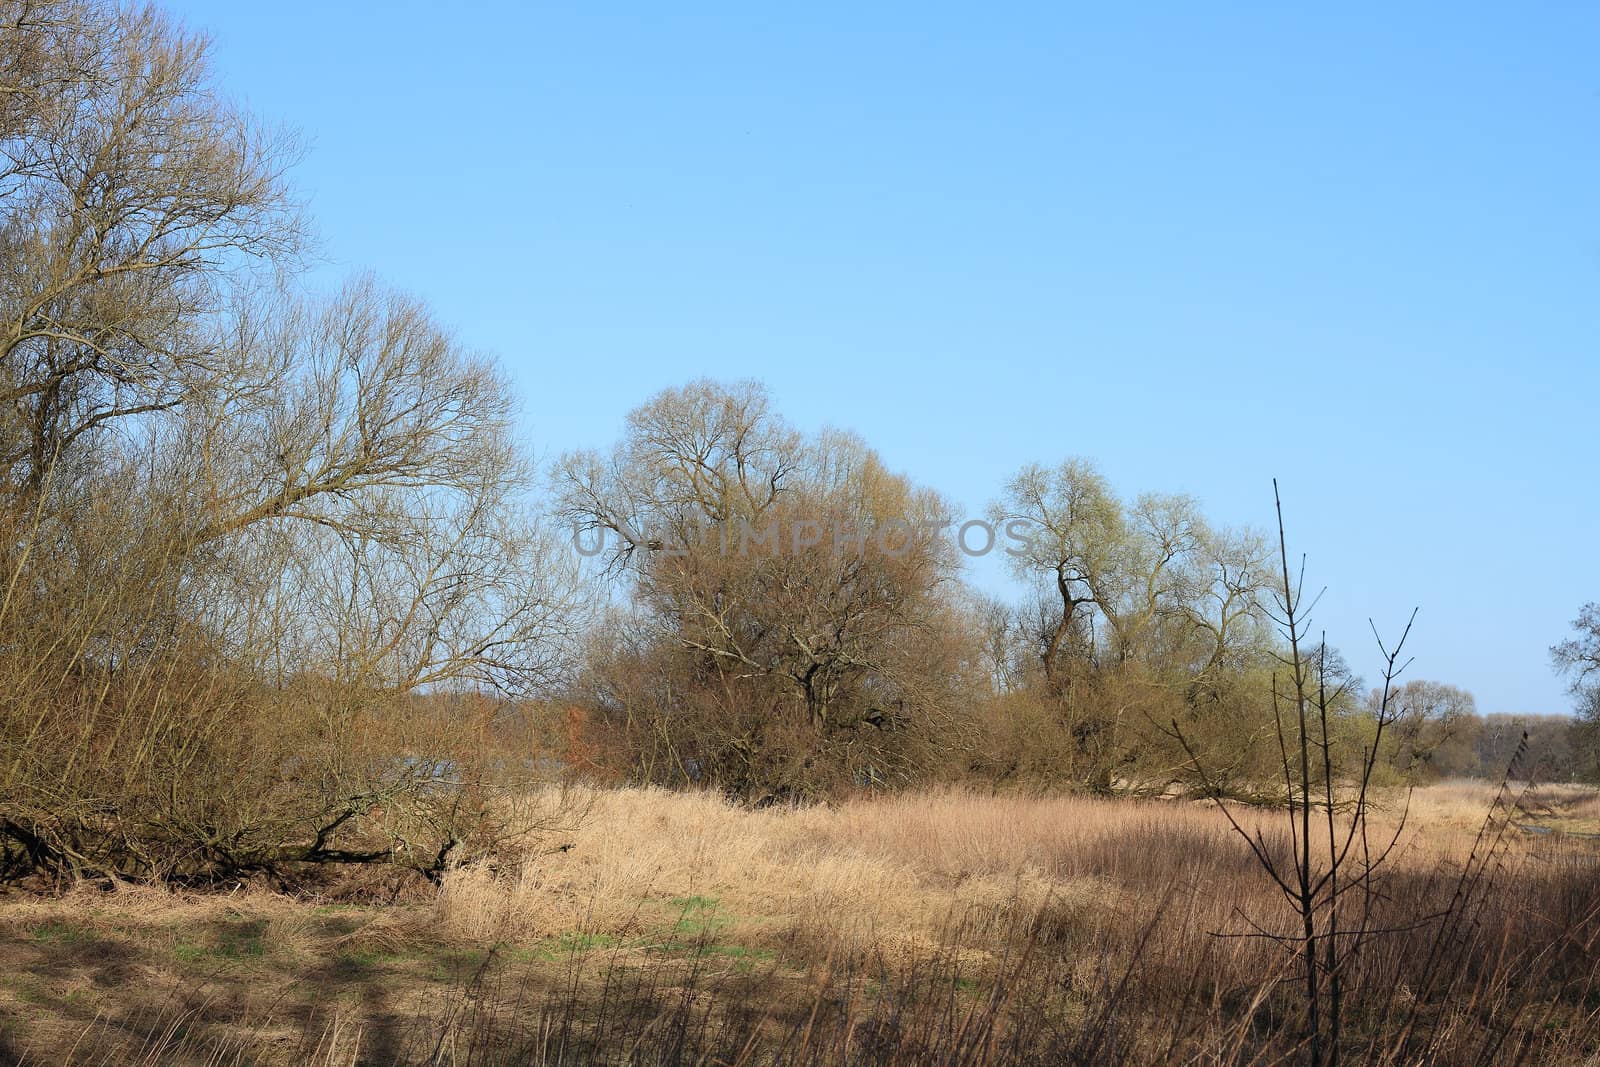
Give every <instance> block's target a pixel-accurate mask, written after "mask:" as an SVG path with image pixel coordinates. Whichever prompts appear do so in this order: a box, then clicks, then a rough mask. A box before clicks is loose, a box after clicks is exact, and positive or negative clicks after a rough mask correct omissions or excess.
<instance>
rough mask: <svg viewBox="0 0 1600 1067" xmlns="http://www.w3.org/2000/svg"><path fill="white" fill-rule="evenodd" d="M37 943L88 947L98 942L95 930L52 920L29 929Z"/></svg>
mask: <svg viewBox="0 0 1600 1067" xmlns="http://www.w3.org/2000/svg"><path fill="white" fill-rule="evenodd" d="M28 932H29V934H31V935H32V937H33V939H34V940H35V941H38V942H40V943H42V944H47V945H87V944H89V943H91V942H93V941H95V940H96V937H95V934H94V931H93V930H90V929H89V928H88V927H86V926H79V925H77V924H76V923H69V922H63V921H61V920H59V919H52V920H50V921H49V922H43V923H39V924H38V925H37V926H34V927H32V928H30V929H29V931H28Z"/></svg>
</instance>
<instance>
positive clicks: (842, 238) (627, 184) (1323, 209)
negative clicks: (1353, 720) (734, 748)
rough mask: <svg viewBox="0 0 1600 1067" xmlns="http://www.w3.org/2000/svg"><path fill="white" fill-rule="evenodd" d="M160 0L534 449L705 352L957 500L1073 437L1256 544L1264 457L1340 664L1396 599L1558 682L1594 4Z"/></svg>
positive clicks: (1436, 632)
mask: <svg viewBox="0 0 1600 1067" xmlns="http://www.w3.org/2000/svg"><path fill="white" fill-rule="evenodd" d="M168 6H169V7H170V8H171V9H172V10H173V11H174V12H176V13H177V14H178V15H180V16H181V17H182V18H183V19H184V20H185V21H186V22H188V23H189V24H191V25H193V26H198V27H202V28H205V29H207V30H209V31H210V32H211V33H212V34H213V35H214V37H215V39H216V51H215V60H216V65H217V68H218V72H219V74H220V76H221V79H222V81H223V82H224V84H225V85H226V86H227V87H228V88H229V89H230V91H231V92H233V93H234V94H235V95H236V96H237V97H238V98H240V99H242V100H243V101H244V102H245V103H247V104H248V105H249V106H250V107H251V108H252V109H253V110H255V111H256V112H257V113H259V114H260V115H262V116H264V117H267V118H270V119H273V120H276V121H281V122H284V123H286V124H288V125H290V126H293V127H296V128H298V129H299V130H300V131H301V132H302V133H303V134H304V135H305V136H306V138H307V140H308V141H309V143H310V146H311V151H310V153H309V155H308V157H307V159H306V160H305V162H304V163H303V165H301V166H300V167H299V168H298V170H297V172H296V175H297V177H296V181H297V183H298V185H299V187H300V188H301V189H302V190H303V191H304V193H305V194H306V195H307V197H308V198H309V201H310V203H311V206H312V211H313V213H314V215H315V217H316V220H317V223H318V228H319V233H320V237H321V242H322V243H321V247H322V250H323V253H324V255H325V257H326V263H325V265H324V266H323V267H322V268H320V270H319V273H322V274H325V275H326V276H327V279H328V280H329V281H330V283H331V282H332V281H333V280H335V279H337V278H338V277H340V276H342V275H343V274H345V273H348V272H351V271H354V270H360V269H367V268H370V269H372V270H375V271H376V272H377V273H378V274H379V275H380V276H381V277H382V278H383V279H385V280H386V281H388V282H391V283H393V284H396V285H398V286H400V287H402V288H405V289H408V290H411V291H414V292H416V293H418V294H420V295H422V296H424V297H425V298H426V299H428V300H429V301H430V303H431V304H432V305H433V307H434V308H435V310H436V311H437V313H438V314H439V316H440V318H441V319H442V320H444V321H445V322H447V323H449V324H451V325H452V326H453V327H454V328H455V329H456V330H457V331H458V333H459V335H460V336H461V337H462V338H463V339H464V340H465V341H467V342H468V343H470V344H471V345H473V346H476V347H480V348H483V349H487V350H492V351H494V352H496V353H497V354H499V355H500V356H501V357H502V358H503V359H504V361H505V362H506V364H507V365H508V366H509V368H510V372H511V375H512V377H513V380H514V381H515V383H516V386H517V388H518V389H519V391H520V392H521V394H522V398H523V402H524V405H525V409H526V421H527V428H528V429H527V432H528V434H529V437H530V440H531V442H532V443H533V445H534V446H535V448H536V449H538V450H539V451H540V452H542V453H543V454H545V455H549V454H552V453H555V452H559V451H561V450H564V449H568V448H573V447H582V446H604V445H607V444H608V443H609V442H611V441H612V440H614V439H615V438H616V436H617V435H618V432H619V430H620V428H621V424H622V419H623V416H624V415H625V413H626V412H627V411H628V410H629V409H630V408H631V407H633V406H635V405H636V404H637V403H639V402H640V401H641V400H643V399H644V398H645V397H647V396H648V395H650V394H651V393H653V392H655V391H656V390H658V389H660V388H662V387H665V386H667V385H674V384H681V383H682V382H684V381H686V380H688V379H690V378H694V377H697V376H700V375H710V376H713V377H719V378H728V379H734V378H744V377H754V378H759V379H761V380H763V381H765V382H766V383H767V385H768V386H769V388H770V389H771V391H772V393H773V395H774V396H775V398H776V400H777V403H778V405H779V407H780V409H781V410H782V411H783V412H784V413H785V414H787V415H788V416H789V417H790V418H791V419H792V420H794V421H795V422H796V423H797V424H799V425H801V426H802V427H806V428H817V427H821V426H823V425H825V424H832V425H836V426H842V427H848V428H851V429H854V430H857V431H859V432H860V433H862V434H863V435H864V436H865V437H866V438H867V439H868V440H869V441H870V442H871V443H872V444H873V445H874V446H876V447H877V448H878V449H879V450H880V452H881V453H882V454H883V455H884V457H885V458H886V460H887V461H888V462H889V463H890V464H891V465H892V466H894V467H896V468H898V469H900V470H903V471H905V472H907V473H909V474H910V475H912V476H913V477H915V478H916V479H917V480H919V481H921V482H924V483H927V484H930V485H933V486H935V487H937V488H939V489H941V490H942V491H944V492H945V493H946V494H948V495H949V496H951V497H952V498H954V499H955V500H956V501H957V502H958V503H959V504H960V505H962V507H963V510H964V511H965V512H968V513H971V514H977V513H978V512H979V511H980V510H981V508H982V507H983V504H984V502H985V501H986V500H987V499H988V498H989V497H991V496H992V495H994V494H995V492H996V491H997V490H998V488H999V486H1000V485H1001V484H1002V483H1003V481H1004V479H1005V478H1006V477H1007V476H1008V475H1009V474H1010V473H1011V472H1012V471H1013V470H1014V469H1015V468H1016V467H1018V466H1019V465H1021V464H1022V463H1024V462H1028V461H1040V462H1054V461H1056V460H1059V459H1061V458H1063V457H1066V456H1069V455H1084V456H1089V457H1092V458H1093V459H1095V460H1096V461H1097V462H1098V463H1099V464H1100V466H1101V467H1102V469H1103V470H1104V471H1105V472H1106V473H1107V475H1108V476H1109V477H1110V478H1111V479H1112V481H1113V482H1114V483H1115V484H1116V485H1117V486H1118V487H1119V488H1121V489H1122V490H1123V491H1125V492H1128V493H1133V492H1137V491H1141V490H1145V489H1160V490H1168V491H1181V492H1188V493H1192V494H1194V495H1195V496H1197V497H1198V498H1200V499H1201V500H1202V501H1203V502H1204V504H1205V506H1206V508H1207V511H1208V512H1209V514H1211V515H1212V516H1213V517H1214V518H1216V519H1217V520H1219V521H1224V522H1230V523H1255V524H1260V525H1265V524H1266V523H1267V522H1268V521H1269V520H1270V519H1271V513H1272V487H1271V479H1272V477H1274V476H1277V477H1278V478H1279V479H1280V481H1281V482H1282V484H1283V489H1284V497H1285V506H1286V511H1287V515H1288V519H1289V523H1290V536H1291V547H1292V548H1294V549H1296V550H1298V551H1304V552H1306V553H1308V554H1309V555H1310V568H1309V573H1310V575H1311V577H1312V579H1313V580H1314V581H1315V582H1316V583H1318V584H1326V585H1327V586H1328V593H1327V595H1326V597H1325V598H1324V600H1323V602H1322V606H1321V608H1320V609H1319V612H1318V617H1317V624H1318V625H1320V626H1323V627H1326V629H1327V631H1328V636H1329V640H1330V641H1331V642H1332V643H1334V644H1336V645H1339V646H1340V647H1342V648H1343V649H1345V651H1346V652H1347V653H1348V654H1349V655H1350V657H1351V659H1352V661H1353V662H1354V663H1355V664H1356V665H1357V666H1358V667H1359V668H1362V669H1364V670H1365V671H1366V672H1367V673H1368V674H1369V675H1370V674H1371V673H1372V671H1373V670H1374V668H1375V665H1376V654H1375V649H1374V648H1373V646H1372V641H1371V636H1370V632H1369V630H1368V628H1367V621H1366V620H1367V618H1368V617H1369V616H1371V617H1373V618H1374V619H1375V620H1376V621H1377V622H1378V624H1379V625H1380V627H1381V628H1383V629H1385V630H1386V631H1387V630H1394V629H1396V628H1398V626H1399V625H1400V624H1401V623H1403V621H1404V618H1405V616H1406V615H1407V614H1408V612H1409V610H1410V608H1411V607H1412V606H1413V605H1420V606H1421V608H1422V613H1421V615H1420V617H1419V621H1418V628H1417V630H1416V632H1415V635H1414V638H1413V643H1412V645H1411V649H1412V651H1413V652H1414V653H1415V654H1416V656H1417V663H1416V665H1415V666H1414V667H1413V668H1412V671H1413V673H1414V675H1415V676H1417V677H1429V678H1436V679H1439V680H1443V681H1449V682H1453V683H1455V684H1458V685H1462V686H1465V687H1467V688H1468V689H1470V690H1472V691H1473V692H1474V693H1475V694H1476V695H1477V696H1478V699H1479V706H1480V708H1481V709H1482V710H1485V711H1556V710H1564V709H1565V708H1566V707H1567V704H1568V701H1567V699H1566V697H1565V695H1564V693H1563V691H1562V686H1561V684H1560V683H1559V682H1558V681H1557V680H1556V679H1555V678H1554V677H1553V676H1552V675H1551V673H1550V670H1549V666H1548V660H1547V656H1546V651H1545V650H1546V648H1547V647H1548V646H1549V645H1550V644H1551V643H1553V642H1554V641H1556V640H1558V639H1560V638H1561V637H1563V636H1564V634H1565V632H1566V629H1567V624H1568V622H1569V621H1570V620H1571V619H1572V618H1573V617H1574V616H1575V615H1576V614H1577V612H1578V609H1579V607H1580V606H1581V605H1582V604H1583V602H1584V601H1586V600H1593V599H1600V559H1597V556H1596V553H1595V544H1596V540H1597V535H1600V450H1597V447H1596V444H1597V435H1596V430H1595V426H1596V420H1595V418H1594V414H1593V413H1594V410H1595V408H1596V405H1597V403H1600V352H1597V349H1596V345H1597V342H1600V202H1597V201H1600V67H1597V65H1596V64H1595V62H1594V56H1595V54H1596V47H1597V45H1600V5H1595V4H1592V3H1581V4H1580V3H1572V4H1565V5H1563V4H1533V5H1517V6H1516V7H1515V10H1513V7H1512V6H1509V5H1490V4H1474V3H1455V4H1448V5H1446V4H1437V5H1405V8H1406V10H1404V11H1401V10H1399V9H1398V8H1399V5H1376V4H1373V5H1368V4H1348V5H1337V6H1336V7H1335V6H1328V7H1326V9H1325V10H1320V11H1295V12H1291V11H1289V10H1287V6H1286V5H1271V6H1268V5H1260V6H1258V7H1254V8H1252V7H1250V6H1246V5H1235V6H1231V8H1230V9H1229V10H1227V11H1226V12H1223V11H1220V10H1219V8H1220V5H1183V6H1179V5H1173V6H1170V7H1169V6H1153V5H1152V6H1143V7H1140V8H1138V9H1130V8H1125V9H1122V10H1116V8H1117V7H1118V5H1092V6H1091V5H1083V6H1073V5H1054V4H1052V5H1043V4H1041V5H1037V6H1034V5H967V6H963V7H954V6H947V5H934V4H926V3H918V4H878V5H870V10H869V9H867V7H868V6H867V5H854V4H848V5H847V4H834V3H813V4H808V5H783V6H779V5H770V6H765V5H753V4H738V5H731V4H730V5H727V6H706V5H697V4H691V3H674V4H661V5H648V6H645V5H640V6H637V7H635V6H631V5H593V4H587V5H576V4H574V5H561V6H553V5H545V4H537V3H534V4H528V5H513V4H503V5H498V4H497V5H481V6H476V7H473V8H471V9H469V10H468V9H464V10H456V11H449V10H447V9H445V8H444V7H442V6H438V5H432V4H428V5H423V4H385V5H382V6H381V7H380V6H377V5H374V6H373V7H372V8H371V9H370V10H358V9H355V8H350V7H343V6H341V5H336V4H327V3H318V4H310V3H299V2H295V0H288V2H283V3H276V4H271V5H250V4H232V3H228V4H224V3H206V2H198V0H185V2H179V3H173V4H169V5H168ZM1202 8H1204V10H1202ZM974 580H975V581H977V582H978V583H979V584H983V585H986V586H989V587H991V588H995V589H997V590H1004V589H1006V588H1007V585H1006V580H1005V579H1004V577H1003V576H1002V575H1000V574H999V572H998V568H995V567H985V566H980V567H978V568H977V569H976V570H975V572H974Z"/></svg>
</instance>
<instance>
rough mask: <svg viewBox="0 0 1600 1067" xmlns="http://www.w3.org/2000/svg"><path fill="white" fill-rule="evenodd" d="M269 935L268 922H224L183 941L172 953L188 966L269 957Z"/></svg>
mask: <svg viewBox="0 0 1600 1067" xmlns="http://www.w3.org/2000/svg"><path fill="white" fill-rule="evenodd" d="M266 932H267V921H266V920H265V919H251V920H244V921H238V922H228V923H220V924H217V925H215V926H213V927H212V928H211V930H210V931H209V932H208V933H206V934H204V935H202V936H200V937H184V938H180V939H179V940H178V942H177V943H176V944H174V945H173V946H172V954H173V956H175V957H176V958H177V959H179V960H182V961H183V962H185V963H200V962H205V961H211V960H255V959H260V958H261V957H263V956H265V955H266V954H267V943H266V938H265V935H266Z"/></svg>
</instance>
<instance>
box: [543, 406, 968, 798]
mask: <svg viewBox="0 0 1600 1067" xmlns="http://www.w3.org/2000/svg"><path fill="white" fill-rule="evenodd" d="M628 425H629V432H628V436H627V437H626V439H625V440H624V441H623V442H622V443H621V444H619V445H618V447H617V448H616V450H615V451H614V453H613V455H612V457H611V458H610V459H609V460H602V459H601V458H600V457H598V456H596V455H594V454H579V455H573V456H567V457H564V459H563V460H562V462H561V463H560V465H559V466H558V469H557V473H556V480H557V486H558V490H559V492H560V495H561V500H562V506H563V513H564V515H565V516H566V517H567V519H568V521H569V522H570V523H571V524H572V525H573V526H574V527H575V529H576V530H577V531H578V532H579V534H580V536H581V535H583V534H584V533H585V532H592V531H606V532H609V533H610V534H612V535H614V537H615V543H614V544H613V546H612V547H611V549H610V550H609V551H608V553H607V554H606V556H605V562H606V565H607V566H608V568H610V569H611V570H612V572H613V573H616V574H619V575H620V576H621V577H622V579H623V581H624V582H625V584H626V588H627V590H628V592H629V594H630V597H631V599H632V601H633V604H634V605H635V614H634V622H633V625H634V626H635V627H638V628H642V629H644V630H648V631H650V632H652V633H653V634H654V635H655V637H654V639H653V640H654V642H655V643H657V644H659V645H664V646H665V647H668V648H671V649H675V650H676V656H675V657H665V658H664V657H663V654H662V653H660V652H655V653H652V654H651V655H650V657H648V658H650V661H651V662H652V663H654V664H655V669H665V668H666V667H667V664H668V663H669V662H670V663H673V664H675V666H674V667H672V668H671V670H672V671H675V672H676V678H675V680H674V681H672V682H670V683H669V682H667V681H665V680H664V681H663V683H662V684H661V685H659V686H657V687H655V688H654V690H653V691H654V692H655V693H656V694H658V695H659V696H660V697H661V699H662V700H663V701H666V704H665V706H656V707H653V708H652V709H651V710H650V711H649V713H648V714H649V718H650V721H651V722H652V723H653V724H654V725H653V726H652V727H651V728H650V730H648V731H646V734H645V736H647V737H648V738H651V739H657V738H661V737H665V736H687V735H692V736H693V737H694V738H695V753H694V757H693V765H692V767H691V764H690V760H689V759H688V758H687V757H683V758H674V759H670V760H665V761H658V765H659V766H662V767H665V768H668V770H669V772H672V773H676V772H680V771H681V772H684V773H686V774H687V775H688V776H691V777H693V776H697V775H698V776H700V777H705V778H711V779H715V780H719V781H720V782H721V783H722V784H724V785H726V786H728V787H729V788H731V789H733V790H734V791H736V792H741V793H748V794H755V795H762V794H768V793H780V794H781V793H794V792H807V791H812V790H814V789H816V788H818V786H819V783H823V782H830V783H833V782H838V781H840V780H843V781H846V782H848V781H854V782H856V783H857V784H861V783H864V782H869V781H877V780H887V779H891V778H896V777H900V776H902V775H905V774H909V773H912V769H913V768H912V762H914V761H910V762H908V760H909V754H910V748H909V747H908V746H911V745H912V744H913V742H917V741H925V740H926V739H927V737H928V733H929V730H930V729H931V728H934V727H935V726H940V727H942V726H945V725H948V723H949V721H950V718H951V712H952V707H951V705H952V701H951V699H950V696H949V694H950V690H951V686H952V678H953V672H952V671H951V670H949V669H948V668H947V666H945V665H944V664H945V663H946V662H947V661H946V660H944V659H943V658H944V657H948V656H950V655H951V654H952V647H953V643H954V642H956V640H957V639H956V638H955V637H954V636H953V635H954V634H956V633H958V632H959V633H962V634H963V636H964V635H965V630H964V621H965V620H964V618H963V617H962V616H961V615H960V612H959V611H958V609H957V608H956V606H955V604H954V601H953V599H952V597H951V596H950V594H952V593H953V592H954V590H955V556H954V546H953V543H952V542H951V541H950V540H949V539H948V538H940V537H939V536H937V533H936V531H935V528H936V527H938V526H940V525H942V524H944V523H945V520H946V516H947V511H946V509H945V506H944V504H943V502H942V501H940V500H939V499H938V498H937V497H936V496H934V495H933V494H931V493H928V492H926V491H922V490H917V489H915V488H914V487H913V486H911V485H910V484H909V483H908V482H907V481H906V480H905V479H903V478H900V477H898V476H895V475H892V474H890V473H889V472H887V471H885V470H884V469H883V466H882V464H881V463H880V462H879V460H878V459H877V457H876V456H875V455H874V454H873V453H872V452H871V451H870V450H869V449H868V448H867V447H866V446H865V445H864V444H862V442H861V441H860V440H859V439H857V438H854V437H853V436H850V435H844V434H823V435H820V436H819V437H817V438H815V439H810V440H808V439H804V438H802V437H801V436H800V435H798V434H797V433H795V432H794V431H793V430H792V429H791V428H790V427H788V426H787V425H786V424H785V423H784V422H782V420H780V419H779V418H778V417H777V416H776V415H774V414H772V413H771V411H770V408H769V405H768V401H767V398H766V396H765V394H764V393H763V392H762V391H761V390H760V389H759V388H758V387H755V386H752V385H748V384H744V385H738V386H734V387H731V388H725V387H722V386H718V385H715V384H713V383H709V382H695V383H692V384H691V385H689V386H688V387H686V388H684V389H680V390H669V391H667V392H665V393H663V394H661V395H659V396H657V397H655V398H653V399H652V400H650V401H649V402H647V403H646V404H645V405H644V406H642V407H641V408H639V409H638V410H637V411H635V412H634V413H633V414H632V415H631V416H630V417H629V421H628ZM630 656H632V657H636V656H637V653H630ZM605 673H606V672H603V671H602V672H601V674H602V675H603V674H605ZM604 688H605V689H606V692H607V693H608V694H609V696H608V697H607V699H608V700H609V701H611V702H612V703H613V704H616V702H617V701H619V700H620V699H621V694H622V692H623V690H624V689H625V688H628V687H626V686H619V685H615V684H612V685H608V686H606V687H604ZM695 709H698V710H695ZM614 711H615V713H616V714H618V715H620V716H621V717H622V718H624V719H627V720H630V721H631V719H632V718H633V717H636V716H638V715H639V714H640V710H639V709H638V708H637V707H632V708H622V707H620V705H618V706H616V707H615V708H614ZM687 720H694V725H692V726H686V725H685V722H686V721H687ZM674 724H675V725H674ZM651 743H652V744H654V740H652V742H651Z"/></svg>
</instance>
